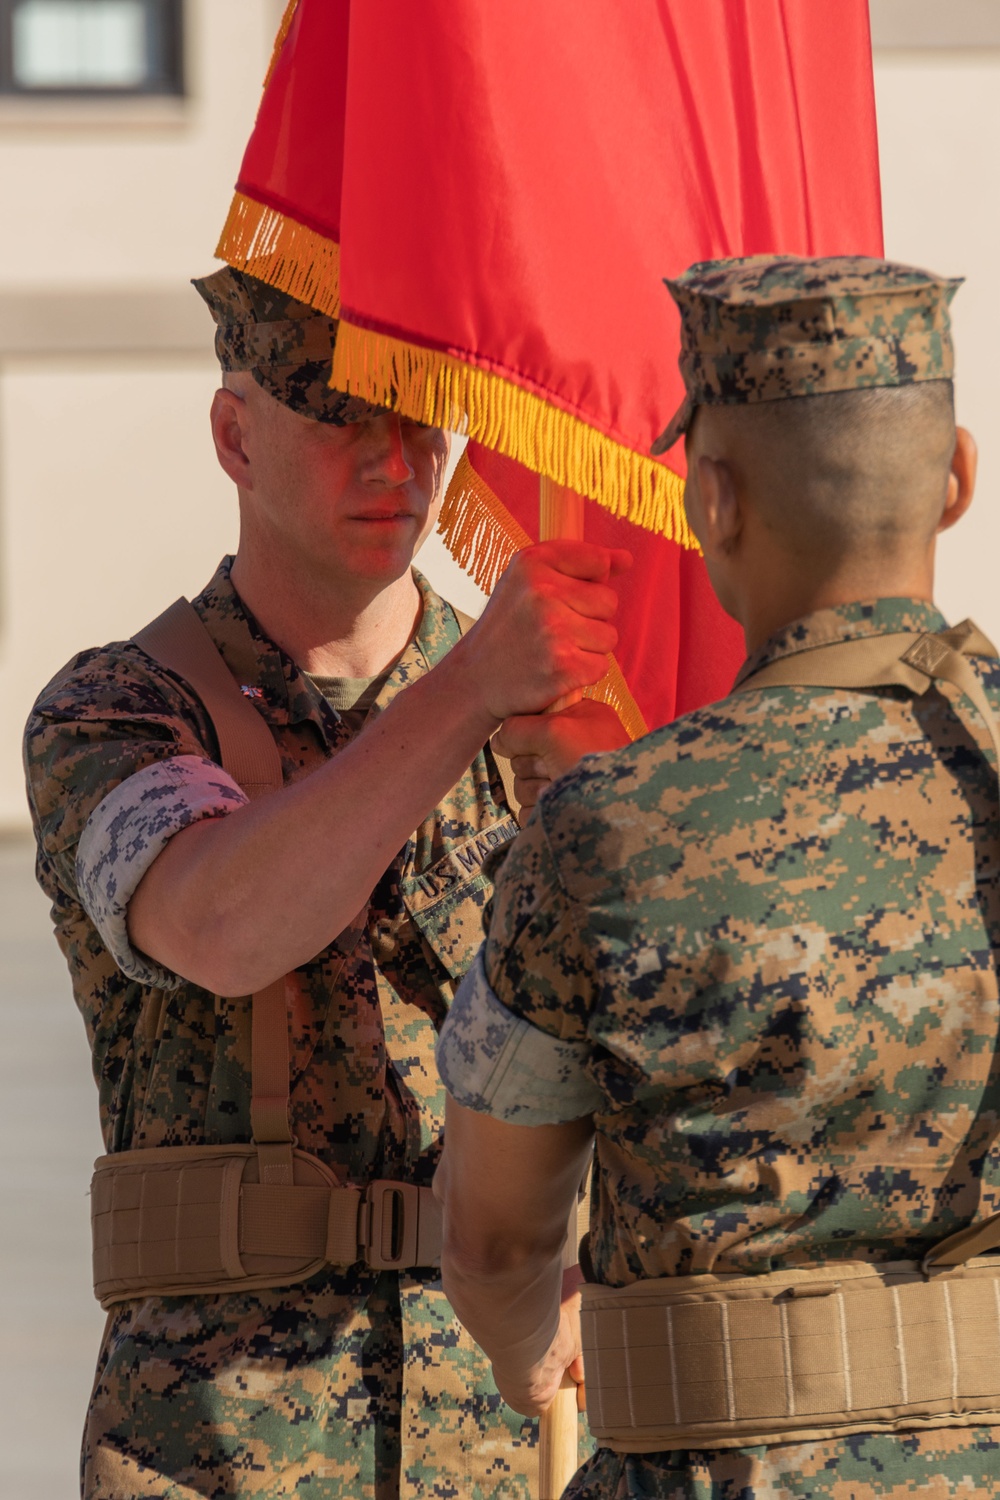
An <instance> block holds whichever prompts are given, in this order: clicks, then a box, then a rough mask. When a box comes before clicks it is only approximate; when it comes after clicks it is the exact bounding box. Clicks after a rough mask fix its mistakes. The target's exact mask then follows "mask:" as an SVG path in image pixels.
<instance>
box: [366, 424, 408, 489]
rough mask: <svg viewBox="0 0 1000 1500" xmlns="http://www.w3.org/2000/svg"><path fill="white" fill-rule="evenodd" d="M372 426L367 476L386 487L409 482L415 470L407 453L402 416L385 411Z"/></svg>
mask: <svg viewBox="0 0 1000 1500" xmlns="http://www.w3.org/2000/svg"><path fill="white" fill-rule="evenodd" d="M373 426H374V429H375V431H374V433H373V436H374V438H375V442H374V447H373V452H372V455H371V460H370V462H369V464H368V475H367V478H368V479H369V480H371V481H372V482H373V483H375V484H382V485H385V486H386V487H390V486H396V485H400V484H407V483H409V481H410V480H411V479H413V478H414V475H415V470H414V468H413V465H412V464H411V463H410V459H409V455H408V453H407V449H406V441H405V438H404V436H403V422H402V418H401V417H400V416H398V414H397V413H395V412H391V413H386V415H385V416H384V417H379V418H378V419H377V421H376V422H375V423H374V424H373Z"/></svg>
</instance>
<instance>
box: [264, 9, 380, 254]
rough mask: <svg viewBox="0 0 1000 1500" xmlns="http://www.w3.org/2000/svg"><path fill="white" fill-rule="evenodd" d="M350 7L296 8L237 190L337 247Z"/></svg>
mask: <svg viewBox="0 0 1000 1500" xmlns="http://www.w3.org/2000/svg"><path fill="white" fill-rule="evenodd" d="M350 11H351V8H350V0H300V4H299V5H298V6H297V7H296V9H295V12H294V14H293V16H292V23H291V26H290V27H289V29H288V35H287V37H286V38H285V43H284V46H283V47H282V49H281V52H280V53H279V55H278V59H277V62H276V64H275V68H274V71H273V73H272V74H271V78H270V81H269V82H268V85H267V88H266V89H265V90H264V94H263V97H262V99H261V101H260V108H259V110H258V112H257V120H256V123H255V124H254V128H253V133H252V135H251V136H250V140H249V142H248V144H247V148H246V151H245V152H244V155H243V164H242V166H241V167H240V175H239V177H238V178H237V180H236V188H237V191H238V192H240V193H245V194H246V195H247V197H248V198H255V199H256V200H257V202H258V203H266V204H267V206H268V207H269V208H274V209H277V210H278V212H279V213H283V214H287V215H289V216H290V217H291V218H293V219H296V220H297V221H298V222H299V223H300V224H305V226H306V227H307V229H314V230H316V231H317V233H319V234H322V235H325V236H326V237H327V238H328V239H331V240H335V241H336V242H337V243H338V244H339V243H340V192H341V173H342V169H343V164H344V112H345V108H346V102H347V34H348V22H349V20H350Z"/></svg>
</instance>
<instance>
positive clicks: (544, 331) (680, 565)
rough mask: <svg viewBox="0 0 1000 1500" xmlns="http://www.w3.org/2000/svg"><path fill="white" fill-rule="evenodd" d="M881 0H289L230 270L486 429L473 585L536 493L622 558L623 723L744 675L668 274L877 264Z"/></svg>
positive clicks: (399, 393)
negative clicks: (706, 529)
mask: <svg viewBox="0 0 1000 1500" xmlns="http://www.w3.org/2000/svg"><path fill="white" fill-rule="evenodd" d="M881 248H882V236H881V216H880V203H879V183H878V159H877V146H876V132H875V109H874V97H873V87H872V68H871V47H870V39H869V31H868V5H867V0H837V4H836V5H833V4H828V5H820V4H817V3H816V0H628V3H627V4H623V3H622V0H498V3H493V0H491V3H488V4H486V3H483V0H420V3H419V4H415V3H414V0H379V3H378V4H364V5H363V4H360V3H358V0H355V3H354V4H353V5H351V4H350V0H298V3H297V4H295V3H293V4H292V5H290V6H289V8H288V11H287V12H286V15H285V19H284V21H283V23H282V31H281V33H280V34H279V40H278V45H277V46H276V49H275V58H274V62H273V64H272V68H271V72H270V74H269V78H268V81H267V84H266V87H265V92H264V97H263V100H262V103H261V107H260V113H259V115H258V118H257V122H256V125H255V127H254V131H253V135H252V136H251V139H250V143H249V145H248V147H247V151H246V156H245V158H244V161H243V166H242V169H241V172H240V177H239V181H238V183H237V192H236V197H235V200H234V203H233V208H232V210H231V212H230V215H229V219H228V221H227V224H226V227H225V230H224V232H223V236H222V240H221V243H220V245H219V249H218V254H219V255H220V256H221V257H222V258H223V259H224V260H227V261H228V262H229V263H230V264H232V265H234V266H237V267H240V268H241V269H244V270H246V271H249V272H250V273H251V274H252V275H255V276H259V277H261V278H262V279H263V280H265V281H269V282H271V283H273V284H274V285H277V286H280V287H282V288H283V289H284V290H286V291H288V292H290V293H292V294H294V295H296V296H299V297H301V298H302V299H303V300H306V301H309V302H311V303H313V304H314V305H315V306H316V307H317V308H320V309H321V310H323V311H324V312H327V313H330V314H332V315H334V316H338V317H339V318H340V320H341V321H340V327H339V330H338V337H337V346H336V353H335V356H334V363H333V370H332V382H333V384H334V385H335V386H337V388H338V389H341V390H345V391H350V392H353V393H356V394H358V395H360V396H364V397H365V398H367V399H368V400H370V401H373V402H376V403H379V404H382V405H386V406H391V407H393V408H394V409H396V410H398V411H401V412H403V413H404V414H406V415H408V416H411V417H414V418H417V419H419V420H421V421H425V422H431V423H434V424H435V425H438V426H442V427H447V428H450V429H451V430H452V431H455V432H459V433H465V434H468V436H469V437H470V438H471V439H472V441H471V442H470V444H469V447H468V449H467V451H466V453H465V455H464V457H463V459H462V462H461V463H460V465H459V470H458V472H457V474H456V477H455V480H454V482H453V484H452V486H451V489H450V492H449V494H448V496H447V498H446V501H445V505H444V507H443V510H442V522H441V525H442V530H443V531H444V534H445V537H446V540H447V541H448V542H449V545H450V546H451V548H452V550H453V552H454V553H455V555H456V556H457V557H458V558H459V560H460V561H461V562H462V563H463V564H464V565H465V566H467V567H468V568H469V570H470V572H472V574H473V576H474V577H476V578H477V580H478V581H479V582H480V583H482V584H484V585H486V586H489V585H490V583H491V580H493V579H495V577H496V575H497V572H498V569H499V568H501V567H502V566H504V565H505V564H506V562H507V561H508V560H509V558H510V556H511V555H512V553H513V552H514V550H516V548H517V547H519V546H523V545H524V544H525V542H526V541H530V540H533V539H536V538H537V536H538V504H537V493H538V484H537V478H536V477H535V476H539V475H542V476H545V477H546V478H547V479H548V480H551V481H553V482H554V483H555V484H557V485H560V486H565V487H568V488H569V489H572V490H575V491H577V492H578V493H579V494H582V495H584V496H586V497H587V498H589V499H590V500H592V501H595V502H596V505H595V506H592V507H589V508H588V512H587V522H586V527H587V530H586V534H587V535H588V537H591V538H593V539H594V540H595V541H607V542H609V543H612V544H614V545H624V546H628V547H629V549H630V550H631V551H632V552H633V553H634V554H635V556H636V559H637V561H636V568H635V570H634V571H633V573H632V575H631V576H630V577H629V579H628V581H627V582H626V583H625V584H624V585H623V593H622V612H621V617H620V621H619V626H620V631H621V645H620V649H619V651H618V653H617V663H616V664H613V665H612V669H611V671H610V672H609V677H608V679H606V680H605V683H604V684H602V685H601V687H600V689H599V691H598V692H597V696H600V697H604V698H606V699H607V700H608V701H611V702H613V703H614V704H615V706H616V707H617V708H618V711H619V713H620V714H621V715H622V718H623V720H624V721H625V722H626V723H627V725H628V727H629V728H630V730H631V731H632V732H633V733H637V732H641V730H642V728H643V727H646V726H650V727H651V726H652V725H654V724H658V723H662V722H664V721H665V720H666V719H669V718H671V717H672V716H673V715H674V714H675V713H677V712H679V711H681V712H682V711H684V710H686V709H689V708H692V707H695V706H697V705H698V704H700V703H704V702H706V701H709V700H710V699H712V698H713V697H717V696H719V695H720V694H721V693H724V692H725V691H726V690H727V688H728V687H729V685H730V684H731V681H732V677H733V674H734V671H735V668H736V666H737V665H738V663H739V661H740V659H741V656H742V645H741V641H740V637H739V632H738V631H737V630H736V629H735V627H734V626H733V625H732V623H731V622H730V621H728V620H727V619H725V617H724V616H723V615H722V612H721V610H720V609H719V607H718V605H717V604H716V603H715V600H714V597H713V596H712V595H711V591H710V589H709V588H708V584H707V579H706V576H705V572H704V568H703V565H702V563H701V561H700V559H699V557H698V555H697V552H696V551H695V550H693V538H692V537H691V535H690V532H689V529H688V527H687V523H686V519H685V516H684V509H683V472H684V470H683V452H682V450H681V449H680V448H678V449H675V450H674V451H672V452H671V453H669V454H667V455H666V457H665V459H664V460H657V459H653V458H651V457H650V456H649V448H650V445H651V443H652V442H653V440H654V438H655V437H656V435H657V434H658V433H659V432H660V431H661V429H662V428H663V427H664V426H665V424H666V422H667V420H668V419H669V417H670V416H671V415H672V414H673V412H674V410H675V408H676V407H677V406H678V405H679V403H680V400H681V395H682V389H681V381H680V375H679V373H678V369H677V350H678V328H677V312H676V308H675V307H674V304H673V301H672V299H671V298H670V296H669V295H668V294H667V292H666V290H665V289H664V287H663V284H662V281H663V278H664V277H665V276H673V275H676V274H677V273H678V272H680V271H682V270H683V269H684V268H685V267H686V266H687V265H689V264H690V263H691V262H692V261H696V260H705V259H710V258H714V257H717V256H726V255H752V254H757V253H761V252H767V251H777V252H787V253H793V254H801V255H834V254H851V253H853V254H872V255H878V254H881Z"/></svg>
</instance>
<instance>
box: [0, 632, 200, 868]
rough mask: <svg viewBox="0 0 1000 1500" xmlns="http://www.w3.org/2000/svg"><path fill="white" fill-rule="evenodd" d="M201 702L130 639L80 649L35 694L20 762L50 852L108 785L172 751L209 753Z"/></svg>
mask: <svg viewBox="0 0 1000 1500" xmlns="http://www.w3.org/2000/svg"><path fill="white" fill-rule="evenodd" d="M213 745H214V736H213V734H212V731H211V726H210V723H209V721H208V718H207V716H206V714H205V711H204V709H203V708H202V706H201V704H200V702H199V700H198V699H197V697H196V696H195V694H194V693H193V692H192V691H191V689H190V688H188V687H187V686H186V684H184V683H183V682H182V681H181V680H180V679H179V678H177V677H175V676H174V675H173V674H172V673H170V672H168V671H166V669H165V668H163V667H161V666H159V665H158V664H157V663H156V662H154V661H153V660H152V659H151V658H150V657H148V656H146V654H145V653H144V652H143V651H142V650H141V649H140V648H139V647H138V646H136V645H134V644H133V643H132V642H131V641H116V642H113V643H111V644H110V645H106V646H101V647H97V648H93V649H90V650H86V651H82V652H80V653H78V655H76V656H74V657H73V658H72V659H71V660H70V661H69V662H67V664H66V665H65V666H64V667H63V668H61V670H60V671H59V672H57V673H56V674H55V676H54V677H53V678H52V679H51V681H50V682H48V683H47V684H46V686H45V687H44V688H43V689H42V691H41V693H40V694H39V696H38V698H37V699H36V701H35V703H34V706H33V707H32V710H31V713H30V714H29V716H28V722H27V725H26V727H25V734H24V766H25V774H26V778H27V784H28V798H29V802H30V805H31V810H32V815H33V819H34V822H35V827H36V833H37V835H38V837H39V839H40V841H41V842H42V843H43V846H44V847H46V848H47V849H48V850H49V851H50V852H52V851H53V850H55V849H58V848H62V847H66V846H67V845H69V844H72V843H73V842H75V840H76V839H77V838H79V836H80V833H81V831H82V829H83V827H84V826H85V824H86V821H87V819H88V818H89V817H90V815H91V813H92V812H93V811H94V809H95V808H96V806H97V805H98V804H99V803H100V802H101V801H102V800H103V798H104V797H105V796H106V795H107V794H108V792H110V791H111V790H112V789H113V788H114V787H115V786H117V785H118V784H119V783H121V782H122V781H124V780H126V779H127V778H128V777H129V776H131V775H133V774H135V773H136V772H137V771H140V770H143V769H144V768H145V767H146V766H148V765H150V764H151V763H152V762H153V761H156V760H159V759H163V758H164V757H166V756H171V755H199V756H204V755H206V753H207V754H209V755H211V754H212V747H213Z"/></svg>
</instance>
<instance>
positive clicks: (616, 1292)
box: [582, 621, 1000, 1453]
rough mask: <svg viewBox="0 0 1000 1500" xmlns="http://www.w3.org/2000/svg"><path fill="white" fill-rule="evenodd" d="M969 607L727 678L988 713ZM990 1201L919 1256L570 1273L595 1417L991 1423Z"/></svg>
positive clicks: (654, 1440)
mask: <svg viewBox="0 0 1000 1500" xmlns="http://www.w3.org/2000/svg"><path fill="white" fill-rule="evenodd" d="M996 654H997V653H996V650H995V649H994V647H993V646H992V644H991V643H990V642H989V641H988V640H987V639H986V637H985V636H984V635H983V634H982V633H981V632H980V631H979V630H978V629H977V628H976V626H974V625H973V624H972V622H971V621H966V622H965V623H964V624H962V625H959V626H957V627H956V628H955V629H954V630H948V631H942V632H941V633H940V634H937V635H930V634H928V635H915V634H913V633H898V634H892V635H883V636H871V637H866V638H864V639H862V640H855V641H838V642H836V643H833V644H831V645H827V646H819V647H816V648H814V649H812V650H809V651H803V652H799V653H797V654H796V655H794V656H792V657H789V658H786V659H784V660H782V661H777V662H772V663H771V664H770V665H769V666H766V667H764V668H762V670H761V671H760V672H758V673H756V674H755V675H754V676H753V677H751V678H749V679H748V680H747V681H746V682H743V683H741V684H740V685H739V687H738V688H736V689H735V691H736V692H749V691H754V690H756V689H758V688H762V687H773V686H805V687H834V688H848V689H851V688H859V689H863V688H875V687H883V686H891V685H900V686H903V687H906V688H909V689H910V690H911V691H913V692H916V693H923V692H926V690H927V689H928V688H929V687H930V686H931V683H932V682H934V681H936V680H942V681H944V682H948V683H950V684H951V685H952V686H953V687H955V688H957V689H958V690H959V692H961V693H962V694H963V695H964V696H965V697H966V698H968V699H969V700H970V701H971V702H972V704H973V705H974V707H975V708H976V709H977V711H978V713H979V714H980V715H981V717H982V718H983V720H984V723H985V725H986V728H987V729H988V731H989V735H990V739H991V741H992V744H993V749H994V753H995V754H996V757H997V769H998V774H1000V726H998V724H997V721H996V718H995V716H994V713H993V710H992V708H991V706H990V703H989V700H988V699H987V697H986V694H985V692H984V690H983V686H982V683H981V682H980V680H979V678H978V676H977V675H976V672H975V670H974V669H973V667H972V666H971V664H970V662H969V661H968V657H969V656H973V655H974V656H992V657H995V656H996ZM998 1248H1000V1214H995V1215H993V1216H992V1217H990V1218H988V1219H985V1220H983V1221H981V1222H980V1223H977V1224H971V1225H969V1226H968V1227H967V1228H965V1229H962V1230H959V1231H958V1232H957V1233H955V1234H953V1235H950V1236H949V1237H948V1238H947V1239H945V1240H942V1241H941V1242H940V1243H938V1244H937V1245H936V1246H934V1247H933V1249H932V1250H930V1251H929V1252H928V1254H927V1255H926V1256H925V1257H924V1260H923V1261H922V1262H920V1263H917V1262H915V1261H913V1262H909V1261H897V1262H893V1263H891V1264H885V1265H880V1264H871V1263H867V1262H861V1261H832V1262H827V1263H825V1264H822V1265H813V1266H797V1267H788V1268H785V1269H783V1270H779V1271H773V1272H769V1273H768V1274H766V1275H760V1276H742V1275H702V1276H671V1277H664V1278H661V1279H657V1280H651V1281H639V1282H636V1283H635V1284H634V1285H632V1286H628V1287H623V1288H613V1287H605V1286H596V1285H588V1286H585V1287H584V1289H583V1309H582V1327H583V1351H584V1361H585V1365H586V1371H587V1414H588V1419H589V1422H590V1428H591V1431H592V1433H593V1435H594V1437H595V1438H596V1439H597V1441H598V1443H600V1444H601V1445H602V1446H604V1447H610V1448H613V1449H615V1450H616V1451H617V1452H620V1453H650V1452H663V1451H668V1450H673V1449H680V1448H733V1447H749V1446H753V1445H755V1444H773V1443H783V1442H790V1441H793V1440H794V1441H805V1440H812V1439H822V1438H829V1437H842V1436H846V1435H848V1434H850V1433H855V1432H877V1431H889V1432H893V1431H901V1430H911V1429H917V1428H921V1427H955V1426H967V1425H971V1424H978V1423H983V1422H991V1423H992V1422H996V1423H1000V1261H998V1260H997V1259H995V1258H992V1257H991V1258H988V1259H981V1258H979V1257H983V1256H986V1255H987V1253H988V1252H989V1251H992V1250H996V1249H998Z"/></svg>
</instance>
